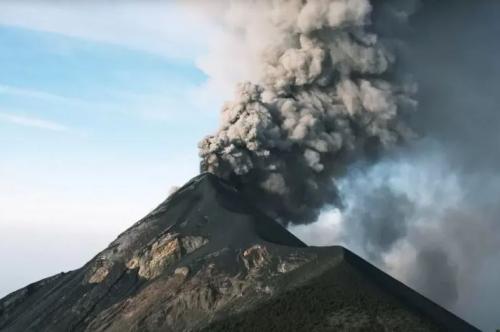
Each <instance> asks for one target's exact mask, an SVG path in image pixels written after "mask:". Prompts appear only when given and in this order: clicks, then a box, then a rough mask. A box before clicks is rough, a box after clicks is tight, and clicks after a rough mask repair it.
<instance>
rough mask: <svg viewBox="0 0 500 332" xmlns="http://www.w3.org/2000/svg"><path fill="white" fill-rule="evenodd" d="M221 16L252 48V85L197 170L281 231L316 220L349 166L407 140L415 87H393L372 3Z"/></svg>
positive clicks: (241, 93) (262, 5)
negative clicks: (236, 190)
mask: <svg viewBox="0 0 500 332" xmlns="http://www.w3.org/2000/svg"><path fill="white" fill-rule="evenodd" d="M216 3H217V4H213V5H212V6H217V5H221V3H224V2H220V1H219V2H216ZM221 8H225V9H221ZM218 9H219V10H220V12H219V15H220V18H221V19H222V21H223V22H224V24H225V28H226V29H228V30H229V31H232V32H234V34H235V35H239V36H240V37H241V40H240V42H248V43H249V45H250V47H249V49H248V52H250V53H251V54H250V55H248V54H247V55H246V57H247V58H248V59H250V60H249V62H248V63H250V67H251V68H252V75H251V76H252V77H250V78H251V80H250V81H246V82H243V83H240V84H239V85H238V89H237V93H236V97H235V100H233V101H231V102H227V103H226V104H225V105H224V107H223V110H222V116H221V124H220V128H219V130H218V131H217V132H216V133H215V134H214V135H211V136H208V137H206V138H205V139H204V140H203V141H201V142H200V144H199V148H200V156H201V159H202V162H201V169H202V170H203V171H208V172H212V173H214V174H216V175H218V176H220V177H223V178H226V179H230V180H231V181H232V182H233V183H236V184H237V185H240V186H241V188H242V189H243V190H244V192H245V193H246V195H247V196H249V197H250V198H251V199H252V201H254V202H255V203H256V204H257V205H258V206H259V207H261V208H263V209H264V210H265V211H266V212H267V213H268V214H270V215H271V216H273V217H275V218H277V219H279V220H280V221H281V222H283V223H285V224H286V223H288V222H294V223H300V222H312V221H314V220H315V219H316V218H317V216H318V214H319V211H320V209H321V208H322V207H324V206H325V205H329V204H335V203H337V198H338V192H337V187H336V184H335V179H336V178H337V177H338V176H340V175H341V174H343V173H344V172H345V169H346V167H347V165H349V164H350V163H351V162H352V161H353V160H356V159H357V158H363V157H366V156H367V155H369V156H373V155H377V154H378V153H379V152H380V151H383V150H385V149H387V148H391V147H393V146H395V145H397V144H398V143H400V142H401V141H404V140H405V139H406V138H408V137H410V136H411V131H410V130H409V129H408V127H407V126H406V125H405V124H404V121H402V117H403V114H404V113H407V112H410V111H411V110H412V109H413V108H414V107H415V104H416V103H415V101H414V100H413V99H412V97H411V95H412V93H414V86H413V85H411V84H404V83H403V82H401V81H399V80H398V79H396V75H394V73H393V71H392V68H393V66H394V63H395V61H396V58H395V54H394V52H393V51H392V50H391V47H390V45H389V43H384V42H383V40H382V38H381V37H380V36H378V35H377V34H376V32H375V30H373V29H372V24H371V22H372V18H371V14H372V5H371V4H370V2H369V1H368V0H349V1H347V0H311V1H287V0H279V1H267V0H261V1H248V2H246V1H239V2H236V1H229V2H226V3H225V6H223V7H220V8H218ZM227 56H233V55H232V54H231V53H229V54H227ZM242 65H244V64H242ZM228 70H229V69H228Z"/></svg>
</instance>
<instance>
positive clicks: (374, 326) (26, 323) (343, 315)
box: [0, 174, 476, 331]
mask: <svg viewBox="0 0 500 332" xmlns="http://www.w3.org/2000/svg"><path fill="white" fill-rule="evenodd" d="M256 329H260V330H265V331H270V330H275V331H286V330H302V331H328V330H333V331H339V330H349V331H353V330H360V331H361V330H370V331H377V330H380V331H383V330H405V331H439V330H453V331H476V329H475V328H473V327H472V326H470V325H468V324H467V323H466V322H464V321H462V320H460V319H459V318H457V317H456V316H454V315H452V314H451V313H449V312H447V311H446V310H444V309H442V308H440V307H439V306H437V305H436V304H434V303H432V302H431V301H429V300H427V299H425V298H424V297H422V296H420V295H419V294H417V293H416V292H414V291H412V290H411V289H409V288H407V287H406V286H404V285H403V284H401V283H399V282H398V281H396V280H394V279H392V278H391V277H389V276H388V275H386V274H384V273H383V272H381V271H379V270H378V269H376V268H374V267H373V266H371V265H370V264H368V263H366V262H364V261H363V260H362V259H360V258H359V257H357V256H355V255H354V254H352V253H351V252H349V251H348V250H346V249H344V248H341V247H325V248H314V247H307V246H306V245H305V244H304V243H302V242H301V241H300V240H299V239H297V238H296V237H295V236H293V235H292V234H291V233H289V232H288V231H287V230H286V229H284V228H283V227H282V226H280V225H279V224H278V223H276V222H275V221H273V220H271V219H269V218H267V217H266V216H265V215H263V214H261V213H259V212H258V211H257V210H256V209H255V208H254V207H253V206H252V205H251V204H249V203H248V202H246V200H245V199H244V197H242V196H241V194H240V193H239V192H238V191H237V190H236V189H234V188H233V187H231V185H230V184H229V183H227V182H225V181H222V180H221V179H219V178H216V177H215V176H213V175H210V174H202V175H200V176H198V177H196V178H194V179H193V180H191V181H190V182H188V183H187V184H186V185H185V186H184V187H182V188H181V189H179V190H178V191H177V192H176V193H175V194H173V195H171V196H170V197H169V198H168V199H167V200H166V201H165V202H164V203H162V204H161V205H160V206H158V208H156V209H155V210H154V211H152V212H151V213H150V214H149V215H148V216H146V217H145V218H143V219H142V220H140V221H139V222H137V223H136V224H135V225H133V226H132V227H131V228H129V229H128V230H127V231H125V232H124V233H122V234H121V235H120V236H119V237H118V238H117V239H116V240H115V241H114V242H112V243H111V244H110V245H109V247H108V248H106V249H105V250H104V251H102V252H101V253H99V254H98V255H97V256H96V257H95V258H94V259H92V260H91V261H90V262H88V263H87V264H86V265H85V266H83V267H82V268H80V269H78V270H75V271H72V272H69V273H62V274H59V275H56V276H53V277H51V278H47V279H44V280H42V281H39V282H37V283H34V284H32V285H29V286H27V287H25V288H23V289H21V290H19V291H17V292H14V293H12V294H10V295H8V296H7V297H5V298H4V299H2V300H0V330H1V331H182V330H186V331H191V330H206V331H236V330H238V331H245V330H256Z"/></svg>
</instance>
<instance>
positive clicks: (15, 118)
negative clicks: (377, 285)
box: [0, 112, 70, 132]
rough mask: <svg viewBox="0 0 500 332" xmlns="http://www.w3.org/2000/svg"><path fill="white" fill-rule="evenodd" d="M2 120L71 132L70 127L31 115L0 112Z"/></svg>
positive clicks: (32, 126) (20, 124) (26, 125)
mask: <svg viewBox="0 0 500 332" xmlns="http://www.w3.org/2000/svg"><path fill="white" fill-rule="evenodd" d="M0 121H3V122H8V123H12V124H15V125H19V126H24V127H31V128H38V129H45V130H50V131H57V132H69V131H70V129H69V128H68V127H66V126H64V125H62V124H60V123H57V122H53V121H47V120H43V119H39V118H34V117H30V116H21V115H14V114H9V113H4V112H0Z"/></svg>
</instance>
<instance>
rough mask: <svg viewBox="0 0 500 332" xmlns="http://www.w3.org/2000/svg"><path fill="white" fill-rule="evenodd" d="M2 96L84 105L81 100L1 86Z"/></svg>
mask: <svg viewBox="0 0 500 332" xmlns="http://www.w3.org/2000/svg"><path fill="white" fill-rule="evenodd" d="M0 95H10V96H15V97H23V98H32V99H39V100H43V101H48V102H54V103H65V104H77V103H82V101H81V100H79V99H76V98H70V97H65V96H61V95H57V94H53V93H50V92H45V91H40V90H34V89H26V88H20V87H15V86H11V85H5V84H0Z"/></svg>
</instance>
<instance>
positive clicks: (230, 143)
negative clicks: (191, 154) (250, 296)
mask: <svg viewBox="0 0 500 332" xmlns="http://www.w3.org/2000/svg"><path fill="white" fill-rule="evenodd" d="M202 8H203V9H202V10H203V11H204V12H205V13H209V14H210V15H213V16H212V17H215V18H216V19H215V20H216V21H217V22H219V23H220V25H221V31H223V32H224V33H223V34H222V35H223V36H222V37H221V39H219V40H217V42H216V43H215V45H214V47H213V49H212V50H211V52H210V55H209V56H207V57H206V58H204V59H202V60H201V61H200V63H199V66H200V67H201V68H202V69H203V70H204V71H205V72H206V73H207V74H208V76H209V77H211V78H212V79H213V81H214V82H216V83H217V84H219V86H223V85H224V84H222V83H228V84H227V85H230V84H233V83H235V82H236V81H242V82H246V83H242V84H241V85H239V88H238V93H237V95H236V99H235V100H233V101H232V102H229V103H227V104H226V105H225V106H224V108H223V113H222V114H223V115H222V121H221V125H220V128H219V130H218V131H217V132H216V133H215V134H214V135H212V136H209V137H207V138H206V139H204V140H203V141H202V142H201V144H200V154H201V156H202V169H203V170H207V171H210V172H213V173H215V174H217V175H219V176H222V177H225V178H228V179H230V180H231V181H232V182H233V183H236V184H239V185H241V187H242V188H244V190H246V191H247V195H248V196H249V197H250V199H252V200H253V201H254V202H256V203H258V204H259V205H260V206H261V207H262V208H264V209H265V210H266V211H267V212H268V213H269V214H270V215H271V216H273V217H275V218H277V219H279V220H280V221H281V222H282V223H284V224H287V223H291V224H289V225H288V227H289V229H290V230H291V231H292V232H294V233H295V234H296V235H297V236H298V237H299V238H301V239H302V240H304V241H305V242H307V243H308V244H311V245H329V244H344V245H346V246H347V247H348V248H350V249H352V250H354V251H355V252H357V253H359V254H361V255H362V256H364V257H366V258H367V259H368V260H370V261H371V262H373V263H374V264H376V265H377V266H379V267H380V268H382V269H384V270H386V271H388V272H390V273H391V274H392V275H395V276H397V277H398V278H399V279H401V280H403V281H405V282H406V283H408V284H409V285H410V286H412V287H414V288H415V289H416V290H418V291H419V292H422V293H423V294H424V295H426V296H428V297H430V298H431V299H433V300H434V301H436V302H438V303H439V304H441V305H443V306H445V307H446V308H448V309H450V310H452V311H454V312H456V313H458V314H459V315H461V316H462V317H464V318H466V319H468V320H470V321H472V322H474V323H475V324H477V325H478V326H480V327H481V328H482V329H484V330H494V329H496V328H498V327H499V326H500V325H498V323H499V322H498V319H497V315H496V308H498V306H499V304H500V302H499V299H500V288H499V287H498V280H497V278H496V276H498V275H499V273H500V268H499V266H500V235H499V234H500V208H499V207H500V204H498V197H500V172H499V171H498V170H499V169H500V154H499V152H498V151H500V150H499V148H498V146H499V144H500V134H499V133H500V116H499V114H500V112H498V109H499V105H500V97H499V96H500V94H499V93H498V86H499V85H500V65H499V62H498V54H499V53H500V44H499V43H498V36H499V35H500V23H499V22H500V20H498V18H499V17H500V3H497V2H493V1H488V0H477V1H465V0H458V1H455V0H454V1H452V0H422V1H399V0H387V1H371V2H368V1H347V0H346V1H340V0H337V1H335V0H331V1H320V0H318V1H312V0H311V1H292V0H290V1H284V0H283V1H227V2H226V1H215V2H210V5H205V6H202ZM229 73H231V75H230V74H229ZM407 74H411V76H412V78H411V79H407V76H406V75H407ZM413 82H414V83H413ZM227 85H224V86H227ZM416 86H418V91H417V89H416V88H415V87H416ZM415 100H417V101H418V111H415V112H414V111H413V110H414V109H415V108H416V102H415ZM408 128H411V129H412V130H410V129H408ZM408 138H411V139H408ZM401 143H403V144H401ZM381 152H383V153H381ZM332 205H333V206H336V208H335V207H333V208H332ZM318 214H319V216H318ZM304 222H305V223H310V222H313V223H310V224H308V225H307V226H306V225H304V224H303V223H304Z"/></svg>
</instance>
